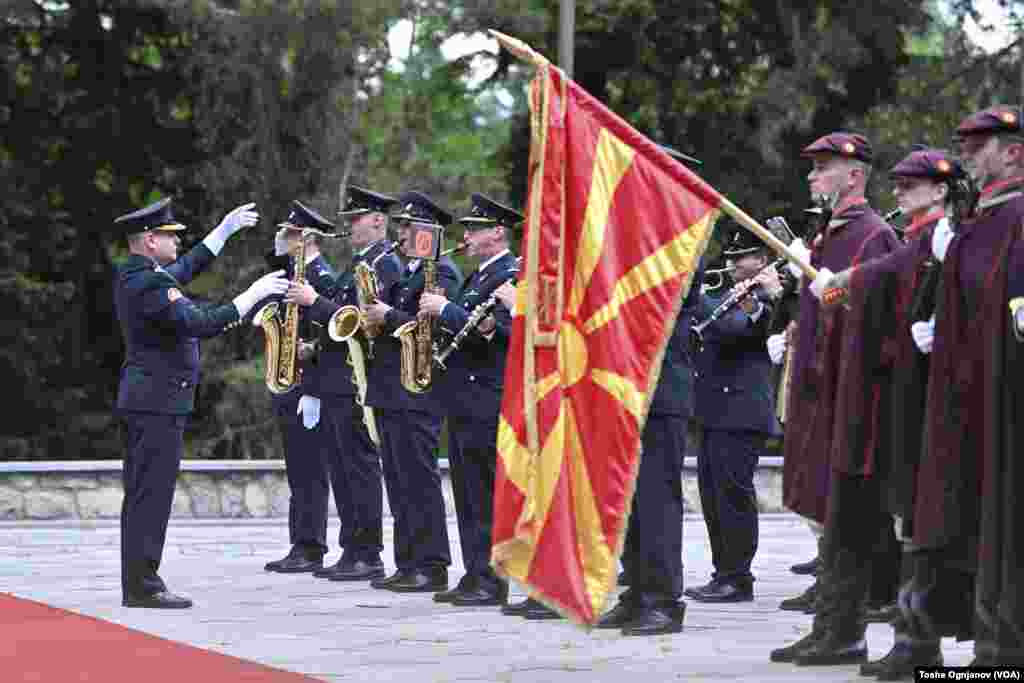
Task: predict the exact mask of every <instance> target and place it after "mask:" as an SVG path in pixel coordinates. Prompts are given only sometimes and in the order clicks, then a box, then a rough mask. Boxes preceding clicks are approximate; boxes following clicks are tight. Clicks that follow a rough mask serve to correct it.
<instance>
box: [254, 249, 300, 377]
mask: <svg viewBox="0 0 1024 683" xmlns="http://www.w3.org/2000/svg"><path fill="white" fill-rule="evenodd" d="M306 232H307V231H303V233H302V239H300V240H299V244H298V246H297V247H296V248H295V250H294V253H293V254H292V269H293V273H292V284H302V283H303V282H305V281H306ZM309 232H312V231H309ZM279 310H280V302H277V301H272V302H270V303H268V304H266V305H264V306H262V307H260V310H258V311H257V312H256V315H254V316H253V319H252V324H253V325H254V326H256V327H262V328H263V338H264V340H265V341H266V369H265V372H264V376H263V381H264V382H265V383H266V385H267V389H269V390H270V392H271V393H273V394H286V393H288V392H289V391H291V390H292V389H294V388H295V385H296V384H298V380H299V378H298V365H297V363H296V352H297V351H298V348H299V305H298V304H297V303H295V302H292V303H290V304H286V305H285V309H284V322H283V323H282V322H281V318H280V316H279V315H278V312H279Z"/></svg>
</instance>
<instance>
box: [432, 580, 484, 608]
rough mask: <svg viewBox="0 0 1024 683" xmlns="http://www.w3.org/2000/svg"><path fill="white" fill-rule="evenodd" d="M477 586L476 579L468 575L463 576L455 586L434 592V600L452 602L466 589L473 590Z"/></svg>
mask: <svg viewBox="0 0 1024 683" xmlns="http://www.w3.org/2000/svg"><path fill="white" fill-rule="evenodd" d="M476 587H477V583H476V581H473V580H470V579H469V577H468V576H463V577H462V579H460V580H459V582H458V583H457V584H456V585H455V588H452V589H451V590H446V591H439V592H437V593H434V602H445V603H451V602H452V601H454V600H455V597H456V596H458V595H461V594H462V593H464V592H466V591H472V590H474V589H475V588H476Z"/></svg>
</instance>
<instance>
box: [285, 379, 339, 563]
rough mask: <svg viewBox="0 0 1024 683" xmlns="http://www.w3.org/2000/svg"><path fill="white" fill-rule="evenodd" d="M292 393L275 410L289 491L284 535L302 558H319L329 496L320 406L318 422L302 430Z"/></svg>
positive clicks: (323, 549) (324, 540) (324, 541)
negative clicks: (301, 553) (296, 548)
mask: <svg viewBox="0 0 1024 683" xmlns="http://www.w3.org/2000/svg"><path fill="white" fill-rule="evenodd" d="M293 393H295V394H296V395H295V396H294V397H292V398H293V400H289V401H283V402H281V403H280V404H278V405H277V406H276V411H275V412H276V414H277V415H276V417H277V424H278V427H280V429H281V439H282V441H283V442H284V464H285V474H286V475H287V476H288V487H289V489H290V490H291V495H290V497H289V499H288V535H289V538H290V541H291V544H292V545H293V546H298V547H300V548H302V550H303V552H304V554H305V555H306V557H309V558H316V557H323V556H324V554H326V553H327V505H328V498H329V497H330V479H329V477H328V474H327V473H328V468H327V466H326V462H327V458H328V455H327V454H326V452H325V448H326V446H327V442H326V438H325V434H326V431H327V430H326V429H325V427H324V418H323V414H324V405H323V403H322V402H321V404H320V421H319V422H318V423H317V424H316V426H315V427H313V429H306V428H305V427H304V426H303V424H302V416H301V415H297V414H296V413H295V411H296V408H297V407H298V404H299V398H300V393H299V392H298V391H296V392H293ZM339 512H340V511H339ZM341 523H342V526H344V525H345V523H346V520H345V519H342V520H341Z"/></svg>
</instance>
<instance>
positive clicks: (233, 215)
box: [203, 202, 260, 256]
mask: <svg viewBox="0 0 1024 683" xmlns="http://www.w3.org/2000/svg"><path fill="white" fill-rule="evenodd" d="M255 206H256V204H255V203H254V202H249V203H248V204H242V205H241V206H238V207H235V208H234V209H232V210H231V211H230V212H228V215H226V216H224V219H223V220H221V222H220V224H219V225H218V226H217V227H216V228H214V229H213V230H211V231H210V234H208V235H207V236H206V237H204V238H203V244H205V245H206V248H207V249H209V250H210V251H212V252H213V254H214V256H216V255H217V254H219V253H220V250H221V249H223V248H224V243H225V242H227V241H228V238H229V237H231V236H232V235H234V234H235V233H236V232H238V231H239V230H241V229H242V228H247V227H249V226H250V225H255V224H256V223H257V222H258V221H259V220H260V215H259V214H258V213H257V212H255V211H253V207H255Z"/></svg>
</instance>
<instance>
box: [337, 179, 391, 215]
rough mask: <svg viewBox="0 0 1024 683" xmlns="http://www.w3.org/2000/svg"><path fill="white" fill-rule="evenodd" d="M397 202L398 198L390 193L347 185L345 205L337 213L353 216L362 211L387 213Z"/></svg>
mask: <svg viewBox="0 0 1024 683" xmlns="http://www.w3.org/2000/svg"><path fill="white" fill-rule="evenodd" d="M397 203H398V200H397V199H396V198H395V197H392V196H391V195H386V194H381V193H380V192H374V191H372V190H367V189H366V188H365V187H357V186H355V185H349V186H348V189H347V190H346V191H345V207H344V208H343V209H342V210H341V211H339V212H338V215H339V216H344V217H347V218H354V217H356V216H361V215H363V214H364V213H387V212H389V211H390V210H391V207H393V206H394V205H395V204H397Z"/></svg>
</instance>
